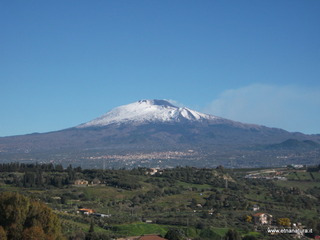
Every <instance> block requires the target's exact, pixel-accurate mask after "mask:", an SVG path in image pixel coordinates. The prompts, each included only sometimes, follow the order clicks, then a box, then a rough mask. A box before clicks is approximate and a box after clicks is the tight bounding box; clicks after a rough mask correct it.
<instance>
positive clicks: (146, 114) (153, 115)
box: [78, 100, 220, 128]
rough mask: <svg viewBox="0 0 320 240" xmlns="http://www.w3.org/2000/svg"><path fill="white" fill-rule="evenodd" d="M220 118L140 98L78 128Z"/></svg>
mask: <svg viewBox="0 0 320 240" xmlns="http://www.w3.org/2000/svg"><path fill="white" fill-rule="evenodd" d="M216 119H220V118H219V117H215V116H212V115H208V114H204V113H199V112H197V111H194V110H191V109H189V108H186V107H182V108H180V107H176V106H174V105H172V104H171V103H170V102H168V101H166V100H140V101H138V102H134V103H131V104H128V105H123V106H120V107H117V108H114V109H112V110H111V111H109V112H107V113H106V114H104V115H102V116H101V117H98V118H96V119H94V120H92V121H89V122H87V123H84V124H81V125H79V126H78V128H86V127H95V126H106V125H109V124H114V123H116V124H118V123H126V122H130V123H136V124H142V123H147V122H181V121H204V120H216Z"/></svg>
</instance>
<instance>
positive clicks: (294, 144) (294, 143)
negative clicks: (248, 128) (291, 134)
mask: <svg viewBox="0 0 320 240" xmlns="http://www.w3.org/2000/svg"><path fill="white" fill-rule="evenodd" d="M319 147H320V144H319V143H317V142H315V141H312V140H303V141H299V140H297V139H287V140H285V141H283V142H281V143H278V144H271V145H268V146H267V148H268V149H295V150H298V149H317V148H319Z"/></svg>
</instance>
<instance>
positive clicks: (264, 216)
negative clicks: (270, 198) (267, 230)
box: [253, 213, 272, 225]
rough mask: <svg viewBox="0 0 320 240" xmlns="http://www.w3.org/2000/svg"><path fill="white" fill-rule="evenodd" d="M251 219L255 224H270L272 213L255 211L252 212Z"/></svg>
mask: <svg viewBox="0 0 320 240" xmlns="http://www.w3.org/2000/svg"><path fill="white" fill-rule="evenodd" d="M253 220H254V223H255V224H261V225H266V224H271V222H272V215H270V214H268V213H255V214H253Z"/></svg>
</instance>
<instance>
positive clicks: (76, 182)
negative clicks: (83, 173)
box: [74, 179, 89, 185]
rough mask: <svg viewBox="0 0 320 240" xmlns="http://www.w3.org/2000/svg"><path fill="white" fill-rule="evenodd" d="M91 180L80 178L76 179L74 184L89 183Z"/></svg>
mask: <svg viewBox="0 0 320 240" xmlns="http://www.w3.org/2000/svg"><path fill="white" fill-rule="evenodd" d="M88 184H89V182H88V181H87V180H83V179H78V180H75V181H74V185H88Z"/></svg>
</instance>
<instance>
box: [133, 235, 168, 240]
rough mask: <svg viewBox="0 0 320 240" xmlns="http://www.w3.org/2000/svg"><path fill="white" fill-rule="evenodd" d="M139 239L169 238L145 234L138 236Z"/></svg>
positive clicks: (156, 239)
mask: <svg viewBox="0 0 320 240" xmlns="http://www.w3.org/2000/svg"><path fill="white" fill-rule="evenodd" d="M138 240H167V239H165V238H162V237H160V236H158V235H144V236H141V237H140V238H138Z"/></svg>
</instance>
